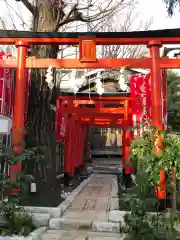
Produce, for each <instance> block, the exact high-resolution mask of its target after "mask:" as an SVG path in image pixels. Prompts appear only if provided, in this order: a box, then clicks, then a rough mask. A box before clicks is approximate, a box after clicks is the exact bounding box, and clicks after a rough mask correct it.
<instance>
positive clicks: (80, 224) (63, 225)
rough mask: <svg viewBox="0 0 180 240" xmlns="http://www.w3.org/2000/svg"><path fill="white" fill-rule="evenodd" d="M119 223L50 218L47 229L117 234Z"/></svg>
mask: <svg viewBox="0 0 180 240" xmlns="http://www.w3.org/2000/svg"><path fill="white" fill-rule="evenodd" d="M120 227H121V223H120V222H108V221H105V220H104V221H102V220H87V219H77V218H74V219H73V218H69V219H68V218H51V220H50V221H49V229H60V230H75V229H76V230H86V231H93V232H109V233H119V232H120Z"/></svg>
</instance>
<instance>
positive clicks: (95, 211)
mask: <svg viewBox="0 0 180 240" xmlns="http://www.w3.org/2000/svg"><path fill="white" fill-rule="evenodd" d="M116 194H117V184H116V176H114V175H105V174H94V175H93V177H92V178H91V179H90V181H89V182H88V183H87V184H86V185H85V186H84V188H83V189H82V191H81V192H79V193H78V195H77V196H76V197H75V199H74V201H73V202H72V203H71V205H70V206H69V207H68V208H67V210H66V211H65V212H64V214H63V216H61V217H60V218H52V219H51V220H50V222H49V229H50V231H48V232H47V234H44V235H43V238H42V240H74V239H75V240H118V239H119V240H121V239H122V237H121V236H120V233H119V232H120V223H119V218H118V220H117V221H115V222H112V221H109V220H111V219H112V218H113V220H114V215H113V213H114V212H113V213H112V214H111V215H109V213H110V212H109V211H110V210H111V209H112V208H111V205H113V209H114V208H115V207H116V206H117V205H118V201H117V195H116ZM115 195H116V198H115ZM112 198H113V199H114V201H112ZM112 203H113V204H112ZM115 215H117V213H116V212H115ZM52 231H55V232H52Z"/></svg>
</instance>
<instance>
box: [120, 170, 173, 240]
mask: <svg viewBox="0 0 180 240" xmlns="http://www.w3.org/2000/svg"><path fill="white" fill-rule="evenodd" d="M136 183H137V185H136V186H134V187H132V188H131V189H130V190H129V191H128V194H127V198H126V201H127V202H128V203H129V206H130V212H127V213H126V215H125V216H124V222H125V226H124V227H123V228H122V230H123V231H124V232H125V233H126V236H125V240H144V239H146V240H161V239H162V240H169V239H171V240H174V239H176V236H177V232H176V230H175V218H174V215H172V214H171V213H170V212H169V213H168V214H167V213H158V207H159V202H158V200H157V199H156V198H155V196H154V192H153V191H152V186H151V184H150V183H149V176H148V173H146V172H144V171H142V170H139V171H138V173H137V179H136Z"/></svg>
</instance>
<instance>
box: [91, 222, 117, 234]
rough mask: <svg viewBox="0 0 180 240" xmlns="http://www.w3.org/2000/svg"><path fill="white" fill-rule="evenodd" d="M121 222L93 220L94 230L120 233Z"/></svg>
mask: <svg viewBox="0 0 180 240" xmlns="http://www.w3.org/2000/svg"><path fill="white" fill-rule="evenodd" d="M120 227H121V224H120V223H117V222H107V221H104V222H102V221H94V222H92V231H94V232H111V233H120Z"/></svg>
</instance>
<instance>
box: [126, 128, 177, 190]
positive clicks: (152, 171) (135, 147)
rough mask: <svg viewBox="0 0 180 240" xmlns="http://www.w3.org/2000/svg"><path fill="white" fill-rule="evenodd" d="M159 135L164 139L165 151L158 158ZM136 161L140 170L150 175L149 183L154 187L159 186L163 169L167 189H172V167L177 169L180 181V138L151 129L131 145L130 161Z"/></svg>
mask: <svg viewBox="0 0 180 240" xmlns="http://www.w3.org/2000/svg"><path fill="white" fill-rule="evenodd" d="M157 135H158V136H159V135H160V136H161V137H162V139H163V149H162V150H163V151H161V152H160V153H159V154H158V155H157V156H156V155H155V154H154V151H155V148H154V146H155V145H156V140H157ZM134 159H135V160H136V162H137V163H136V165H137V168H138V170H142V171H144V172H146V173H147V174H148V182H149V183H150V184H151V185H152V186H155V185H156V186H157V185H158V184H159V180H160V178H159V176H160V175H159V173H160V169H161V168H163V169H164V170H165V173H166V175H167V183H168V185H167V188H168V189H169V191H171V189H173V188H172V176H171V174H169V173H171V172H172V166H175V167H176V174H177V180H180V138H179V137H177V136H171V135H167V134H165V133H164V132H159V131H157V129H155V128H154V127H150V128H149V129H147V131H145V132H143V133H142V136H140V137H136V138H135V139H134V140H133V142H132V144H131V154H130V160H134Z"/></svg>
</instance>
